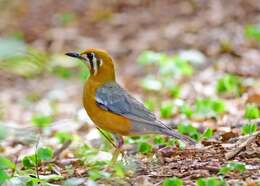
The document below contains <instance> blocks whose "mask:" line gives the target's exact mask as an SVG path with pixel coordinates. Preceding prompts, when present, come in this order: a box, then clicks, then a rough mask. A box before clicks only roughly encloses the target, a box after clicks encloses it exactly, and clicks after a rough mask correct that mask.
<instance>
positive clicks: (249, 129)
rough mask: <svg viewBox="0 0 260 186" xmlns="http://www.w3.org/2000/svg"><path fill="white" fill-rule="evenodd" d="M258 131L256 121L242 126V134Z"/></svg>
mask: <svg viewBox="0 0 260 186" xmlns="http://www.w3.org/2000/svg"><path fill="white" fill-rule="evenodd" d="M254 132H256V124H255V123H248V124H245V125H243V126H242V134H243V135H247V134H252V133H254Z"/></svg>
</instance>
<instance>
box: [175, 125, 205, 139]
mask: <svg viewBox="0 0 260 186" xmlns="http://www.w3.org/2000/svg"><path fill="white" fill-rule="evenodd" d="M177 129H178V131H179V132H180V133H182V134H186V135H189V136H190V137H192V138H193V139H195V140H199V139H200V136H201V134H200V133H199V131H198V129H197V128H195V127H193V126H192V125H191V124H186V123H180V124H178V126H177Z"/></svg>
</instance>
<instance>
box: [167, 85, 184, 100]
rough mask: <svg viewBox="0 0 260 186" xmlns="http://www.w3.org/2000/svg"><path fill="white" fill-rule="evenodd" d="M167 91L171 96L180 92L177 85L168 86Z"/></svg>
mask: <svg viewBox="0 0 260 186" xmlns="http://www.w3.org/2000/svg"><path fill="white" fill-rule="evenodd" d="M169 91H170V96H171V97H172V98H177V97H179V96H180V94H181V88H180V87H179V86H172V87H170V89H169Z"/></svg>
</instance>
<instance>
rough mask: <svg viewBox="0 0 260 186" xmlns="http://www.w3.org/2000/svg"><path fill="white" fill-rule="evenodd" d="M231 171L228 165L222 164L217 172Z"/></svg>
mask: <svg viewBox="0 0 260 186" xmlns="http://www.w3.org/2000/svg"><path fill="white" fill-rule="evenodd" d="M230 171H231V169H230V167H227V166H224V167H221V168H220V169H219V172H218V173H219V174H226V173H229V172H230Z"/></svg>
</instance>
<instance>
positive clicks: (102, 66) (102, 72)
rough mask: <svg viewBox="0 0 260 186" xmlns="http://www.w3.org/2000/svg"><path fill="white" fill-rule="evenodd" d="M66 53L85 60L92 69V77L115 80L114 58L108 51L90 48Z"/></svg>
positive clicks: (101, 79) (100, 79)
mask: <svg viewBox="0 0 260 186" xmlns="http://www.w3.org/2000/svg"><path fill="white" fill-rule="evenodd" d="M66 55H68V56H70V57H75V58H78V59H80V60H82V61H84V63H85V64H87V66H88V68H89V70H90V74H91V75H90V77H92V78H95V79H97V80H99V81H114V80H115V69H114V64H113V60H112V58H111V57H110V55H109V54H108V53H107V52H106V51H104V50H101V49H96V48H89V49H87V50H84V51H83V52H81V53H77V52H68V53H66Z"/></svg>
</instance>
